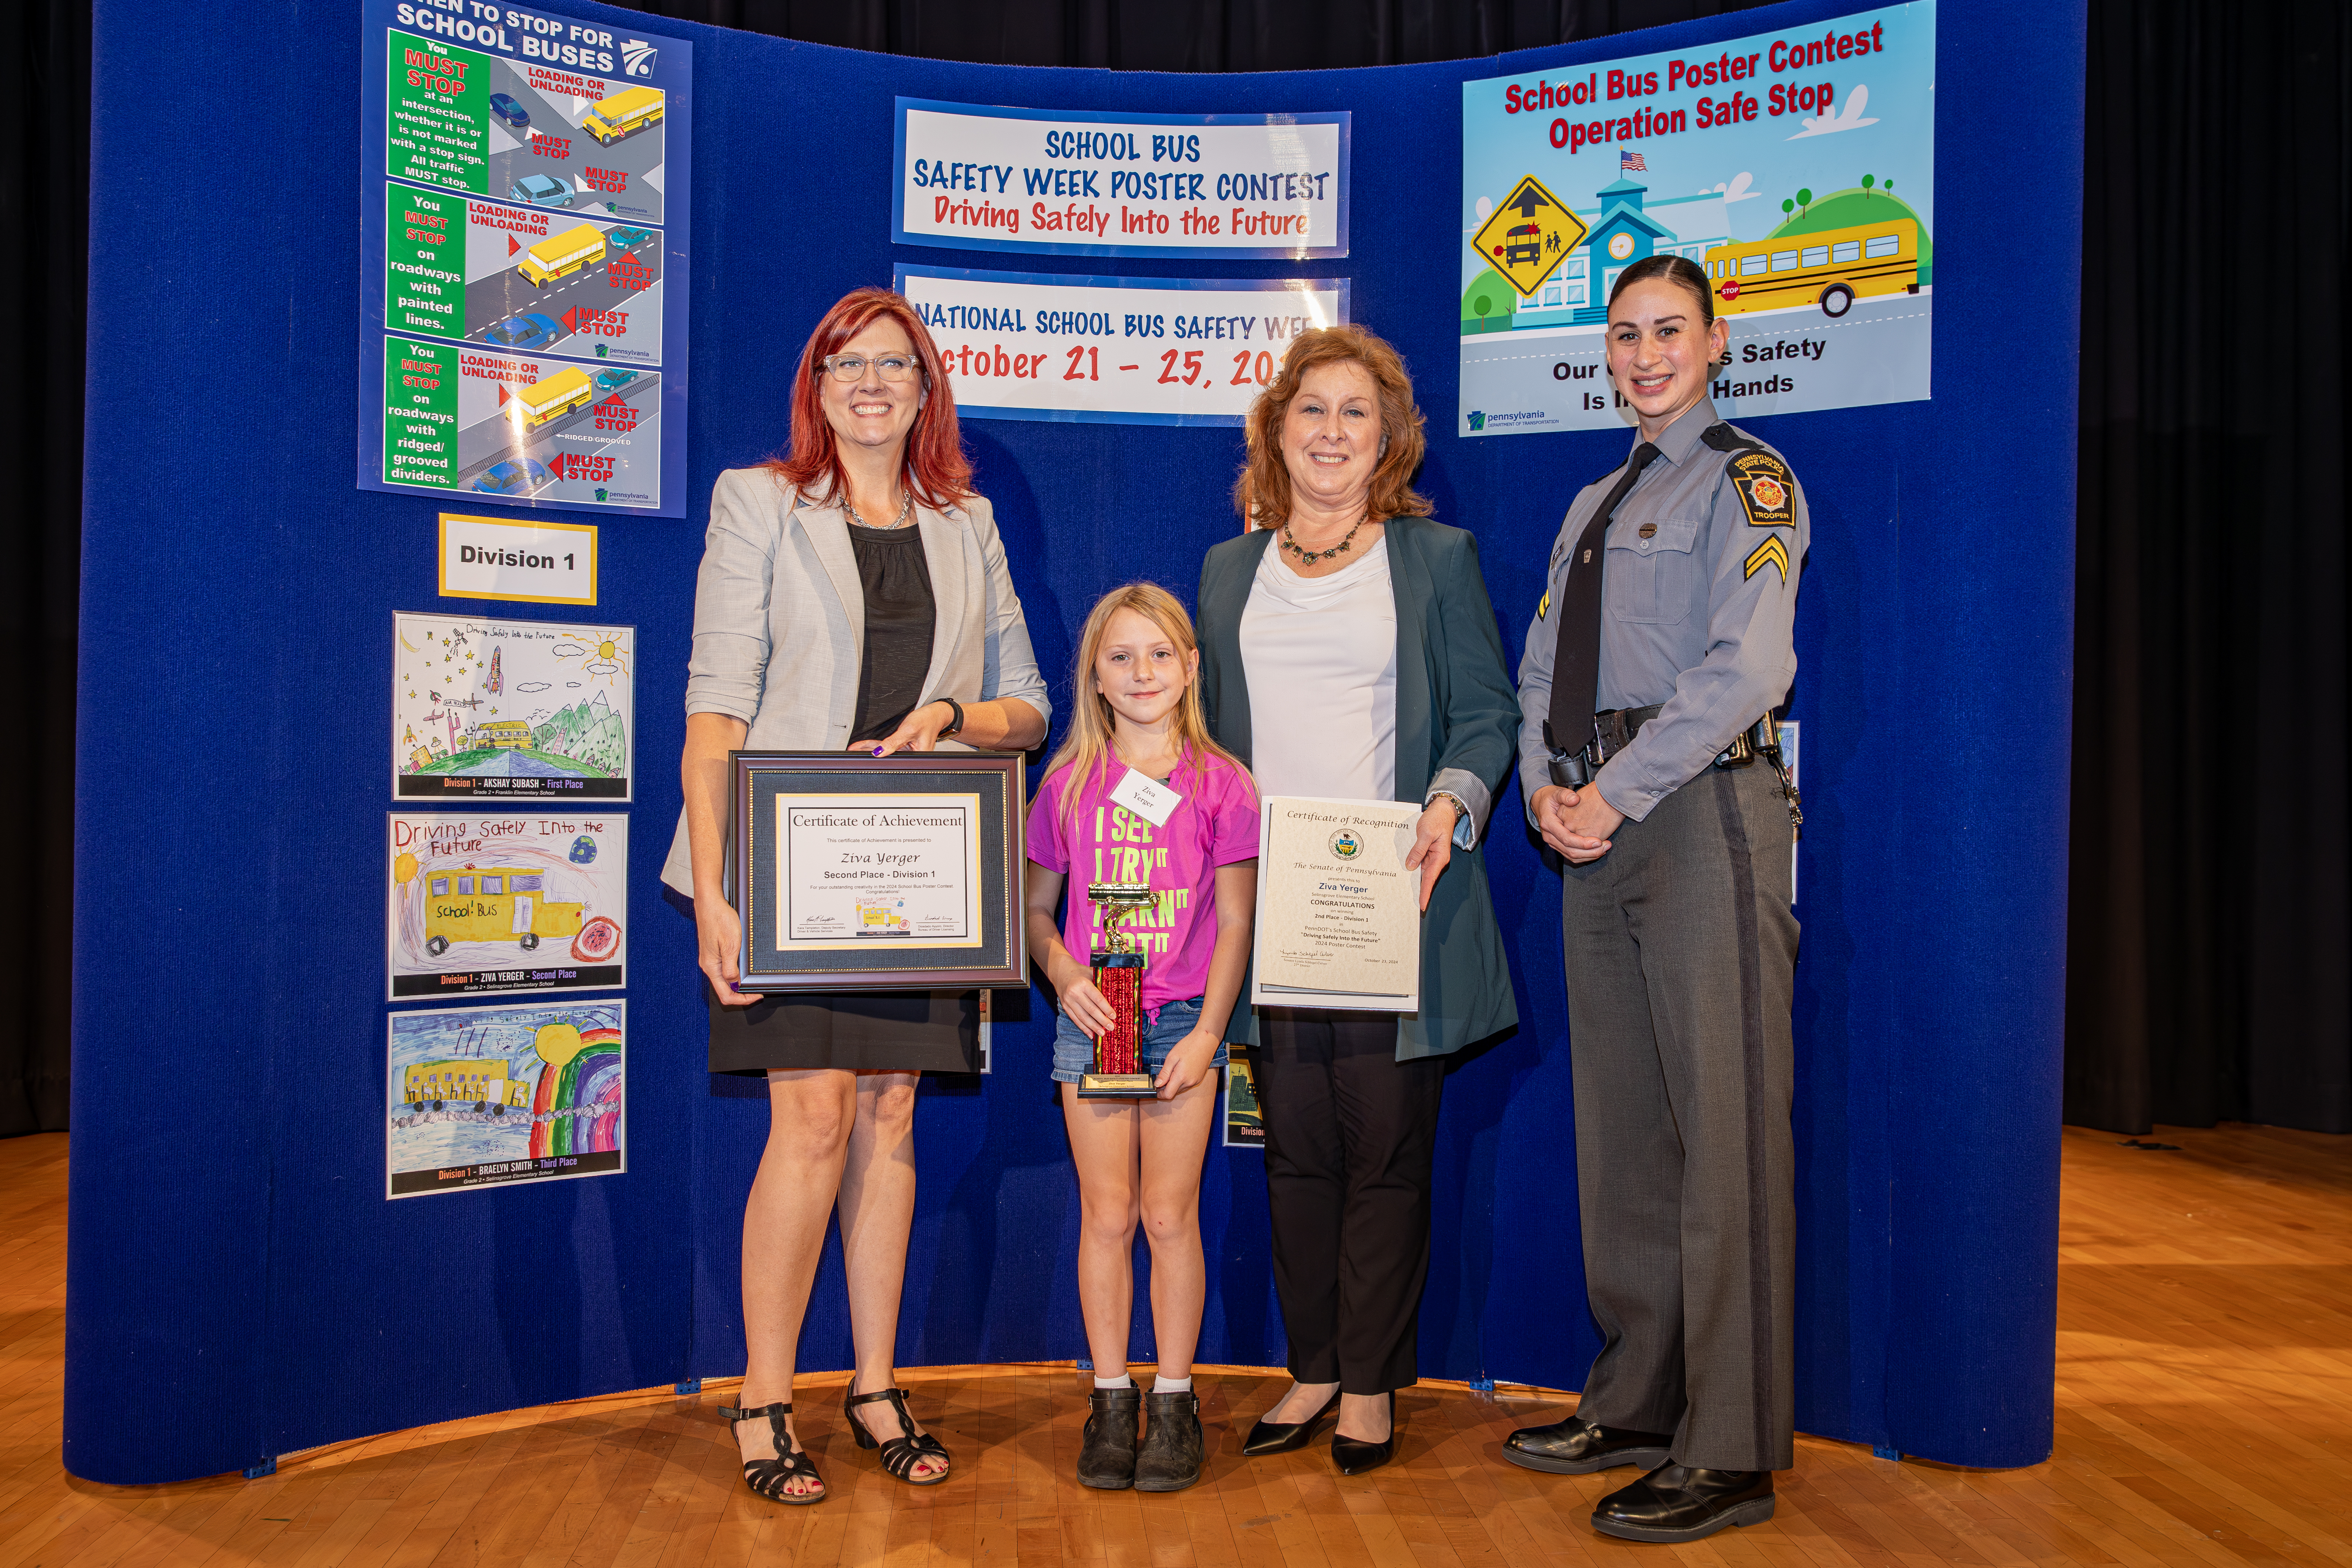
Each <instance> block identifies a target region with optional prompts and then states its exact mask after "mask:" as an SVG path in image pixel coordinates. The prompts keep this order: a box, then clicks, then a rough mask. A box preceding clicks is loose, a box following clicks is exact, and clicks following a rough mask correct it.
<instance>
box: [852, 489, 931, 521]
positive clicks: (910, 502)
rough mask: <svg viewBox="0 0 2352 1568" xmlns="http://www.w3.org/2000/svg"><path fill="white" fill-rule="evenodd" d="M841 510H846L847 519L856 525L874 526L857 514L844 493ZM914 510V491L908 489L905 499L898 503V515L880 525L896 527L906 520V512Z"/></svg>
mask: <svg viewBox="0 0 2352 1568" xmlns="http://www.w3.org/2000/svg"><path fill="white" fill-rule="evenodd" d="M841 510H844V511H845V512H847V513H848V514H849V521H852V522H854V523H856V525H857V526H858V527H860V528H872V527H873V526H874V525H873V524H872V523H870V522H868V521H866V520H865V519H864V518H862V517H860V516H858V515H857V509H856V507H854V506H852V505H850V504H849V498H848V497H847V496H843V497H842V498H841ZM913 510H915V492H914V491H912V490H908V492H907V499H906V500H902V501H900V502H899V503H898V516H896V517H894V518H892V519H891V520H890V521H888V522H886V523H884V524H883V525H882V526H883V527H884V528H896V527H898V525H899V524H900V523H902V522H905V521H907V514H908V513H909V512H911V511H913Z"/></svg>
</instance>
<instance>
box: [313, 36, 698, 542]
mask: <svg viewBox="0 0 2352 1568" xmlns="http://www.w3.org/2000/svg"><path fill="white" fill-rule="evenodd" d="M362 37H363V40H364V42H363V47H364V50H365V54H364V57H363V58H366V59H367V60H368V62H369V63H368V67H367V69H366V71H365V73H364V78H363V85H362V93H363V105H364V116H363V124H364V125H365V126H366V128H367V129H366V131H365V133H364V134H363V136H362V143H361V144H362V149H363V151H362V166H361V171H360V180H361V188H362V202H361V210H362V228H363V237H364V245H365V249H364V252H363V254H364V255H365V256H366V258H368V259H367V266H366V269H365V271H364V273H363V275H362V282H363V289H364V294H363V300H362V315H363V321H362V330H361V334H360V343H361V361H362V364H361V373H360V435H359V483H360V486H361V488H362V489H384V490H394V491H417V490H424V491H437V492H440V493H442V494H444V495H448V494H451V493H453V492H454V493H456V494H461V495H464V496H465V497H466V498H467V500H468V501H469V502H472V501H490V502H497V503H500V504H504V505H509V506H520V507H566V508H577V509H582V510H617V511H635V512H641V513H645V514H648V515H651V516H656V517H680V516H683V515H684V514H685V501H686V497H685V480H684V466H685V455H686V346H687V345H686V327H687V281H688V266H687V262H688V256H687V251H688V244H687V235H688V224H687V199H688V191H689V188H690V187H689V182H688V170H689V168H690V165H691V162H692V160H691V156H690V153H689V150H688V142H689V139H690V136H691V109H692V95H691V88H692V82H693V49H692V47H691V46H690V45H688V44H687V43H686V42H685V41H684V40H682V39H677V38H670V37H654V36H650V35H638V34H635V33H633V32H617V31H614V30H612V28H611V26H610V25H609V24H598V23H592V22H585V21H578V20H574V19H572V18H571V17H568V16H561V15H556V14H551V13H541V12H540V11H538V10H536V9H532V10H523V9H521V8H520V7H507V6H492V5H475V4H468V5H458V4H456V3H455V0H429V3H428V0H363V4H362Z"/></svg>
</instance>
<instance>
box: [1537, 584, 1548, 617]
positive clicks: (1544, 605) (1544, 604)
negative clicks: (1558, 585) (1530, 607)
mask: <svg viewBox="0 0 2352 1568" xmlns="http://www.w3.org/2000/svg"><path fill="white" fill-rule="evenodd" d="M1550 615H1551V590H1550V589H1549V588H1546V589H1545V590H1544V596H1543V598H1542V600H1541V602H1539V603H1538V605H1536V619H1538V620H1539V621H1540V620H1545V619H1547V618H1549V616H1550Z"/></svg>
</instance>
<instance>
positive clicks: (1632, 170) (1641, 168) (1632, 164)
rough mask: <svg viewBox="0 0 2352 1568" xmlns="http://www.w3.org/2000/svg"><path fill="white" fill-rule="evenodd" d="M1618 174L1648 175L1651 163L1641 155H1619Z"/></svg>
mask: <svg viewBox="0 0 2352 1568" xmlns="http://www.w3.org/2000/svg"><path fill="white" fill-rule="evenodd" d="M1617 172H1618V173H1619V174H1637V173H1638V174H1648V173H1649V172H1650V161H1649V160H1648V159H1647V158H1644V157H1643V156H1642V154H1640V153H1618V154H1617Z"/></svg>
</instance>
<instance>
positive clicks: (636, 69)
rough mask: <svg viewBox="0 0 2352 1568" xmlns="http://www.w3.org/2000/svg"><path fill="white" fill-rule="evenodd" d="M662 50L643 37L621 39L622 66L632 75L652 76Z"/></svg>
mask: <svg viewBox="0 0 2352 1568" xmlns="http://www.w3.org/2000/svg"><path fill="white" fill-rule="evenodd" d="M659 58H661V51H660V50H659V49H657V48H656V47H654V46H653V45H651V44H649V43H647V42H646V41H645V40H644V39H643V38H624V39H622V40H621V68H622V69H623V70H624V71H625V72H627V73H628V74H629V75H630V76H651V75H653V74H654V62H655V61H656V60H657V59H659Z"/></svg>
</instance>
